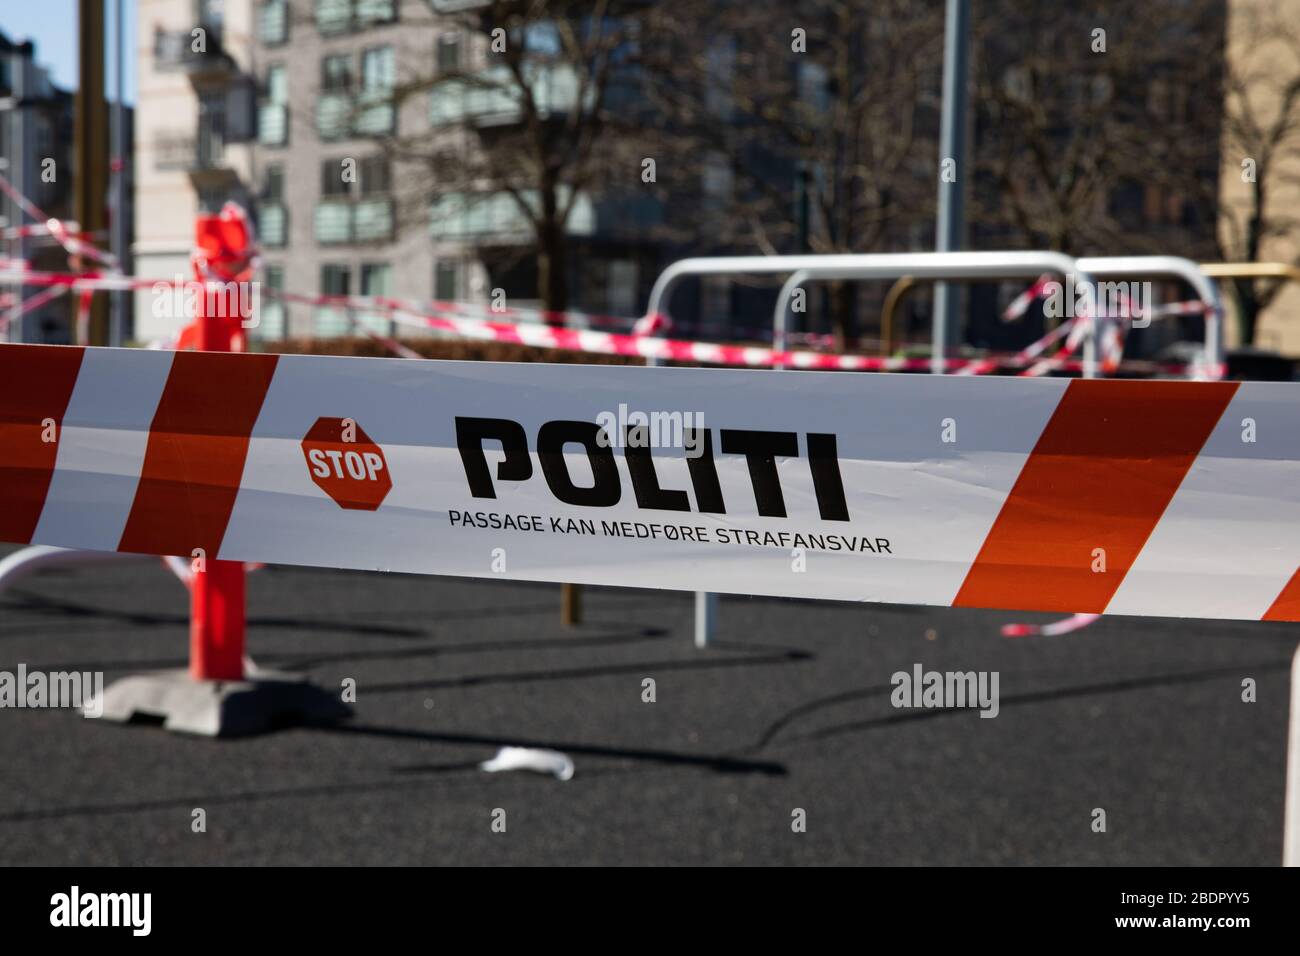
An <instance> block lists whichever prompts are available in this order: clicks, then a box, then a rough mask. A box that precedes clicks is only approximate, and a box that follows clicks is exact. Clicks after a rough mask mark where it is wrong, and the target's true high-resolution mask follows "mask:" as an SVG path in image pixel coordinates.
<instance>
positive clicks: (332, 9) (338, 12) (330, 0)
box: [316, 0, 352, 36]
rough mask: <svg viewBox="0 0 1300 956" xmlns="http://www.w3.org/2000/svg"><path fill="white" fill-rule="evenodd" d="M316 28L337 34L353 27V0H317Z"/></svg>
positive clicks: (324, 34)
mask: <svg viewBox="0 0 1300 956" xmlns="http://www.w3.org/2000/svg"><path fill="white" fill-rule="evenodd" d="M316 29H317V30H319V31H320V33H321V35H322V36H336V35H338V34H340V33H347V32H348V31H349V30H351V29H352V0H316Z"/></svg>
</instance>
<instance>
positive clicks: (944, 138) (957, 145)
mask: <svg viewBox="0 0 1300 956" xmlns="http://www.w3.org/2000/svg"><path fill="white" fill-rule="evenodd" d="M969 31H970V0H948V12H947V18H946V21H945V24H944V32H943V111H942V114H941V119H940V123H941V127H940V134H939V159H940V175H939V209H938V217H937V220H936V222H935V236H934V248H935V251H936V252H955V251H956V250H958V249H960V248H961V246H962V233H963V229H964V225H965V223H964V210H963V199H964V194H965V190H964V187H965V184H966V73H967V65H966V48H967V46H968V39H969V38H968V34H969ZM949 160H951V161H952V166H951V176H949V175H948V173H949V166H948V161H949ZM955 292H956V290H954V289H953V288H952V287H951V286H949V285H948V283H947V282H940V283H939V284H938V285H936V286H935V289H934V318H933V322H934V332H933V335H932V342H933V345H932V347H931V354H930V359H931V364H930V371H931V372H933V373H934V374H936V375H942V374H943V371H944V359H945V358H946V357H947V354H948V349H949V347H950V345H951V343H952V342H953V341H954V340H955V339H956V333H957V297H956V294H955Z"/></svg>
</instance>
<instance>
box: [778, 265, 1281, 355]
mask: <svg viewBox="0 0 1300 956" xmlns="http://www.w3.org/2000/svg"><path fill="white" fill-rule="evenodd" d="M1075 261H1076V264H1077V266H1078V268H1079V270H1080V271H1081V272H1083V273H1086V274H1088V275H1089V276H1092V277H1094V278H1112V277H1121V276H1123V277H1138V276H1146V277H1150V276H1170V277H1173V278H1178V279H1182V280H1183V281H1184V282H1186V283H1187V284H1188V285H1189V286H1191V288H1192V291H1193V292H1195V293H1196V296H1197V298H1199V299H1200V300H1201V301H1202V302H1203V303H1205V306H1206V309H1205V364H1206V365H1207V366H1208V368H1209V370H1210V377H1211V378H1214V379H1219V378H1222V377H1223V318H1224V308H1223V299H1222V297H1221V296H1220V294H1219V287H1218V284H1217V283H1216V282H1215V281H1214V279H1213V276H1214V275H1216V274H1218V275H1225V276H1226V275H1230V274H1235V273H1230V272H1226V271H1223V272H1216V271H1213V270H1212V267H1209V266H1201V265H1198V264H1197V263H1195V262H1193V261H1192V260H1191V259H1184V258H1182V257H1180V256H1082V257H1080V258H1079V259H1077V260H1075ZM1267 265H1268V266H1269V267H1270V268H1276V267H1280V270H1281V271H1279V272H1272V271H1268V272H1264V273H1259V274H1262V275H1276V276H1277V277H1279V278H1300V269H1295V268H1293V267H1287V266H1281V264H1280V263H1268V264H1267ZM1288 270H1289V271H1288ZM924 278H925V277H924V276H914V275H908V276H903V277H901V278H900V279H899V281H898V282H896V283H895V284H894V286H893V287H892V288H891V289H890V290H889V295H888V296H887V297H886V300H885V305H884V307H883V308H882V310H881V326H882V328H884V329H886V330H887V334H886V339H887V340H888V339H889V338H892V329H893V325H894V313H895V311H896V310H897V308H898V304H899V303H900V302H901V301H902V300H903V297H904V296H905V295H906V294H907V292H908V291H910V290H911V288H912V287H913V286H914V285H915V284H916V282H917V281H918V279H924ZM783 318H784V317H783Z"/></svg>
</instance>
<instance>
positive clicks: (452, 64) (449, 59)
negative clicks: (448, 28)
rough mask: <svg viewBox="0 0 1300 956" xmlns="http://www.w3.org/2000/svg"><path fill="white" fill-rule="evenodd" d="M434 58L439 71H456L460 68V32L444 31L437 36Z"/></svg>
mask: <svg viewBox="0 0 1300 956" xmlns="http://www.w3.org/2000/svg"><path fill="white" fill-rule="evenodd" d="M434 59H435V61H436V64H437V67H438V72H439V73H456V72H458V71H459V70H460V34H459V33H444V34H442V35H441V36H439V37H438V44H437V47H436V50H435V55H434Z"/></svg>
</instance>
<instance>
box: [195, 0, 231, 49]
mask: <svg viewBox="0 0 1300 956" xmlns="http://www.w3.org/2000/svg"><path fill="white" fill-rule="evenodd" d="M196 7H197V9H196V10H195V12H196V13H197V14H198V16H197V17H196V19H197V20H198V21H199V26H200V27H202V28H203V29H204V31H205V32H206V33H207V35H208V40H209V41H210V42H211V43H212V44H213V45H214V46H218V47H219V46H221V33H222V30H223V29H224V27H225V21H226V9H225V8H226V2H225V0H198V3H197V5H196Z"/></svg>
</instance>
